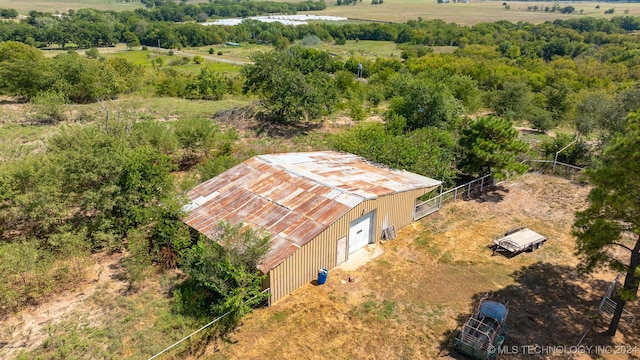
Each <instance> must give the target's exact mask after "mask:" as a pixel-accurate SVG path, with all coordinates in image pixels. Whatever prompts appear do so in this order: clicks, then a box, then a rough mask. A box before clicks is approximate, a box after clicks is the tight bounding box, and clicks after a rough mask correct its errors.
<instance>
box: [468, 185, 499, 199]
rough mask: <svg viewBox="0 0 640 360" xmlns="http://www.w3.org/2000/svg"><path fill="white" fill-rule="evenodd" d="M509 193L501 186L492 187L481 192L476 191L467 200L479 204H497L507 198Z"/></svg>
mask: <svg viewBox="0 0 640 360" xmlns="http://www.w3.org/2000/svg"><path fill="white" fill-rule="evenodd" d="M508 193H509V189H507V188H505V187H504V186H502V185H493V186H489V187H487V188H486V190H484V189H483V191H478V192H474V193H471V196H470V197H469V200H474V201H477V202H479V203H485V202H492V203H499V202H501V201H502V200H504V198H505V197H506V196H507V194H508Z"/></svg>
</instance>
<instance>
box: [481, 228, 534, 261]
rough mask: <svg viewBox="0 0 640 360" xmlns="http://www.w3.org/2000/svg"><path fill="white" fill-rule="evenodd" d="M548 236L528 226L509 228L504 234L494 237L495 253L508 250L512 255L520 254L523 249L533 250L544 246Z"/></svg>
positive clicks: (493, 247)
mask: <svg viewBox="0 0 640 360" xmlns="http://www.w3.org/2000/svg"><path fill="white" fill-rule="evenodd" d="M545 241H547V238H546V237H544V236H542V235H540V234H538V233H537V232H535V231H533V230H530V229H527V228H517V229H513V230H509V231H507V232H506V233H504V235H499V236H497V237H495V238H494V239H493V246H492V249H493V254H494V255H495V253H498V252H508V253H510V254H511V255H516V254H519V253H521V252H523V251H533V250H536V249H538V248H540V247H541V246H542V244H544V242H545Z"/></svg>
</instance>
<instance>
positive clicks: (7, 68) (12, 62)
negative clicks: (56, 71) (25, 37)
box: [0, 41, 51, 99]
mask: <svg viewBox="0 0 640 360" xmlns="http://www.w3.org/2000/svg"><path fill="white" fill-rule="evenodd" d="M50 82H51V73H50V72H49V61H48V60H47V59H46V58H45V57H44V55H43V53H42V51H40V50H38V49H36V48H35V47H32V46H29V45H25V44H23V43H19V42H16V41H5V42H2V43H0V92H2V93H5V94H8V95H18V96H23V97H25V98H27V99H28V98H30V97H31V96H34V95H35V94H37V93H39V92H40V91H42V90H45V89H46V88H47V87H48V86H49V84H50Z"/></svg>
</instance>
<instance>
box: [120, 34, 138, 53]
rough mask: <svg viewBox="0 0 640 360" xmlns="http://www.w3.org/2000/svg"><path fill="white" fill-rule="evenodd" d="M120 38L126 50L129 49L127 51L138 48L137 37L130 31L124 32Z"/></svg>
mask: <svg viewBox="0 0 640 360" xmlns="http://www.w3.org/2000/svg"><path fill="white" fill-rule="evenodd" d="M122 38H123V40H124V43H125V44H127V48H129V50H131V49H132V48H134V47H138V46H140V39H138V36H137V35H136V34H134V33H132V32H131V31H125V32H124V33H123V34H122Z"/></svg>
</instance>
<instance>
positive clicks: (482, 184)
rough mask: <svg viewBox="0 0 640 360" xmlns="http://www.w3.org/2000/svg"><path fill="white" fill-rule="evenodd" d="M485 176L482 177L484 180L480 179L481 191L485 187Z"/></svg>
mask: <svg viewBox="0 0 640 360" xmlns="http://www.w3.org/2000/svg"><path fill="white" fill-rule="evenodd" d="M484 178H485V177H484V176H483V177H482V181H480V192H482V189H483V188H484Z"/></svg>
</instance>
